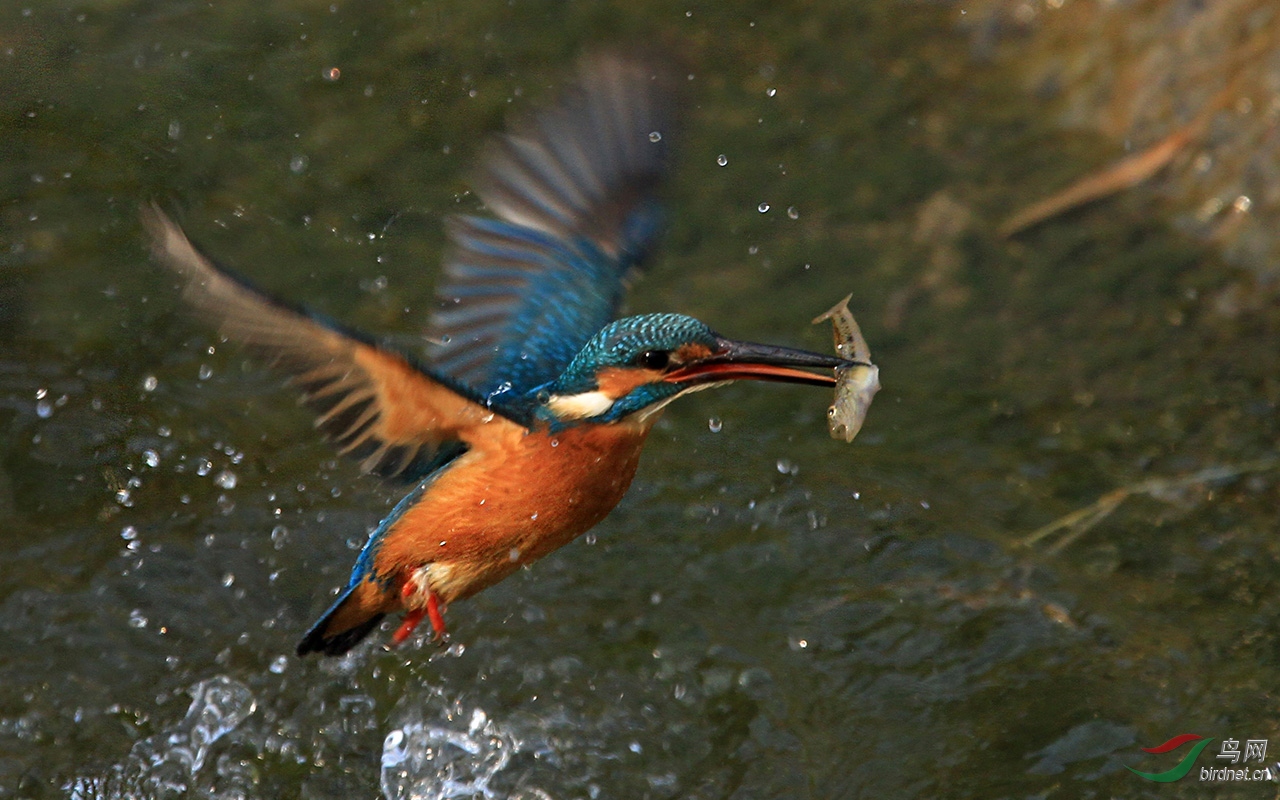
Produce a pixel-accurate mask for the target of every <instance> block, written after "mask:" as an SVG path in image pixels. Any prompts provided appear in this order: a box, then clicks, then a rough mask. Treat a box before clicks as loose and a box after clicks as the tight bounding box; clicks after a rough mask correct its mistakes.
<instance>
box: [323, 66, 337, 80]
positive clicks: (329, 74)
mask: <svg viewBox="0 0 1280 800" xmlns="http://www.w3.org/2000/svg"><path fill="white" fill-rule="evenodd" d="M320 74H321V75H323V76H324V79H325V80H326V81H336V80H337V79H338V78H341V77H342V70H340V69H338V68H337V67H329V68H328V69H326V70H325V71H324V72H322V73H320Z"/></svg>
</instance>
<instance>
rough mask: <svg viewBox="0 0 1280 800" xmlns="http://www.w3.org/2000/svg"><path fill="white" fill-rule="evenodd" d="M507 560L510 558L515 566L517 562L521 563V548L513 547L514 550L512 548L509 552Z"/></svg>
mask: <svg viewBox="0 0 1280 800" xmlns="http://www.w3.org/2000/svg"><path fill="white" fill-rule="evenodd" d="M507 558H509V559H510V560H511V563H513V564H514V563H515V562H517V561H519V560H520V548H519V547H513V548H511V549H510V550H509V551H507Z"/></svg>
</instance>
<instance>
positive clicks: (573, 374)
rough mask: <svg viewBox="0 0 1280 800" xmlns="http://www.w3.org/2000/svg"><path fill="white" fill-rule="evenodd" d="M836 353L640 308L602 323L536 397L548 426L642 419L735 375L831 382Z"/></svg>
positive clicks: (837, 362)
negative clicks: (730, 333)
mask: <svg viewBox="0 0 1280 800" xmlns="http://www.w3.org/2000/svg"><path fill="white" fill-rule="evenodd" d="M850 363H851V362H848V361H846V360H844V359H842V358H839V357H837V356H826V355H820V354H818V353H810V352H807V351H805V350H792V349H789V348H785V347H774V346H772V345H762V344H753V343H751V342H735V341H733V340H730V339H726V338H724V337H723V336H720V335H719V334H717V333H716V332H715V331H713V330H711V329H710V328H708V327H707V326H706V325H705V324H703V323H702V322H699V321H698V320H696V319H694V318H693V317H686V316H684V315H682V314H644V315H641V316H637V317H626V318H624V319H620V320H617V321H616V322H613V323H611V324H609V325H608V326H606V327H605V328H604V329H603V330H601V331H600V332H599V333H598V334H596V335H595V336H594V337H592V339H591V341H589V342H587V344H586V346H584V347H583V348H582V350H581V351H580V352H579V353H578V355H577V356H575V357H574V359H573V361H572V362H571V363H570V364H569V366H568V367H567V368H566V369H565V371H564V373H563V374H561V375H560V377H559V378H557V379H556V380H555V381H553V382H552V383H551V384H549V385H548V386H547V387H545V389H544V390H543V392H542V393H541V394H540V396H539V400H540V407H539V412H538V413H539V415H540V416H542V417H544V418H545V419H547V420H548V421H549V422H551V423H552V424H553V425H573V424H576V423H580V422H601V423H607V422H618V421H621V420H624V419H634V420H638V421H645V420H647V419H649V418H650V417H652V415H653V414H654V413H655V412H657V411H659V410H660V409H662V407H663V406H665V405H666V404H667V403H669V402H671V401H672V400H674V399H675V398H676V397H678V396H680V395H682V394H686V393H688V392H692V391H697V390H699V389H706V388H708V387H711V386H718V385H721V384H724V383H728V382H730V381H736V380H764V381H783V382H787V383H807V384H811V385H815V386H832V385H834V384H835V377H834V375H833V374H832V373H831V372H825V373H818V372H808V371H806V370H805V369H801V368H802V367H808V368H810V369H815V368H816V369H826V370H831V369H832V368H834V367H839V366H848V365H849V364H850Z"/></svg>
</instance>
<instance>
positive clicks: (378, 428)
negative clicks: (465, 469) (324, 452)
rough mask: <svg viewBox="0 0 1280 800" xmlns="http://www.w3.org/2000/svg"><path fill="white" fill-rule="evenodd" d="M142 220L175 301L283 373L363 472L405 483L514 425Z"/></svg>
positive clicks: (150, 216) (445, 382) (154, 217)
mask: <svg viewBox="0 0 1280 800" xmlns="http://www.w3.org/2000/svg"><path fill="white" fill-rule="evenodd" d="M142 219H143V223H144V224H145V225H146V227H147V230H148V231H149V232H150V233H151V238H152V248H153V251H154V253H155V256H156V258H157V260H159V261H160V262H161V263H162V264H164V265H165V266H166V267H168V268H169V269H171V270H173V271H174V272H175V273H176V274H177V275H178V276H179V277H180V278H182V280H183V282H184V286H183V297H184V298H186V300H187V301H188V302H190V303H191V304H192V305H193V306H194V307H195V308H196V309H197V310H198V311H199V312H200V313H201V314H202V315H204V316H205V317H208V318H209V319H210V320H211V321H213V322H215V323H216V324H217V325H218V329H219V332H221V333H222V334H223V335H224V336H226V337H227V338H228V339H233V340H236V341H239V342H241V343H243V344H246V345H248V346H249V347H250V348H252V349H253V350H256V351H257V352H258V353H260V354H261V355H263V356H265V357H266V358H268V359H270V360H271V362H272V364H273V366H276V367H279V368H280V369H281V370H282V371H284V372H286V373H287V374H288V375H289V376H290V382H291V383H293V384H294V385H295V386H297V387H298V388H299V389H301V390H302V400H303V402H305V403H306V404H307V405H309V406H311V408H312V409H314V410H315V411H316V413H317V414H318V416H317V418H316V423H315V424H316V427H317V428H319V429H320V430H321V431H323V432H324V433H325V434H327V435H328V436H329V437H330V438H332V439H333V440H334V442H336V444H337V445H338V447H339V449H340V452H341V453H342V454H343V455H346V456H349V457H351V458H354V459H357V460H358V461H359V462H360V466H361V468H362V469H363V470H364V471H366V472H372V473H374V474H377V475H381V476H383V477H391V476H397V475H400V476H403V477H405V478H406V479H413V478H416V477H419V476H421V475H423V474H425V473H426V472H427V471H428V470H429V469H430V468H431V467H432V465H433V463H434V462H435V461H436V459H437V456H440V455H442V451H444V452H446V453H449V454H456V453H457V452H458V450H459V448H460V446H465V445H466V444H468V443H470V440H471V438H472V436H473V435H474V434H475V433H476V431H478V430H479V429H480V428H481V427H482V426H484V425H486V424H490V423H493V422H497V423H499V424H503V423H505V424H513V423H514V422H515V421H514V420H510V419H507V418H504V417H499V416H496V415H495V414H494V412H493V411H491V410H490V409H488V408H486V407H485V406H484V405H483V401H482V400H481V399H480V398H478V397H476V396H475V395H474V394H473V393H472V392H470V390H468V389H465V388H463V387H460V386H458V385H456V384H454V382H453V381H451V380H449V379H448V378H444V377H441V376H435V375H432V374H430V373H428V372H426V371H424V370H422V369H421V368H420V367H417V366H416V365H414V364H412V363H410V362H409V361H408V360H407V359H405V358H404V357H403V356H401V355H400V354H398V353H394V352H391V351H389V350H385V349H383V348H380V347H378V346H377V345H374V344H372V343H369V342H366V341H362V340H361V339H360V338H358V335H357V334H353V333H350V332H345V331H342V330H340V329H338V328H337V327H336V326H334V325H331V324H327V323H323V322H320V321H318V320H316V319H313V318H312V317H310V316H308V315H307V314H305V313H304V312H301V311H298V310H295V309H293V308H290V307H288V306H286V305H284V304H283V303H280V302H278V301H275V300H272V299H271V298H269V297H267V296H265V295H264V294H262V293H261V292H259V291H257V290H255V289H253V288H251V287H249V286H248V285H246V284H245V283H243V282H242V281H240V280H238V279H236V278H235V277H233V276H232V275H230V274H228V273H227V272H225V271H223V270H222V269H220V268H218V267H217V266H215V265H214V264H213V263H212V262H210V261H209V260H208V259H207V258H205V257H204V256H203V255H201V254H200V253H199V252H198V251H197V250H196V249H195V247H193V246H192V244H191V242H190V241H188V240H187V237H186V235H185V234H183V232H182V229H181V228H179V227H178V226H177V225H175V224H174V223H173V222H172V221H170V220H169V218H168V217H166V216H165V215H164V213H163V212H161V211H160V210H159V209H158V208H156V207H154V206H149V207H144V208H143V211H142Z"/></svg>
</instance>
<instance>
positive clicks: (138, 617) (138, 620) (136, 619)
mask: <svg viewBox="0 0 1280 800" xmlns="http://www.w3.org/2000/svg"><path fill="white" fill-rule="evenodd" d="M129 627H131V628H145V627H147V618H146V617H144V616H142V612H141V611H140V610H138V609H136V608H135V609H134V610H132V611H130V612H129Z"/></svg>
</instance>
